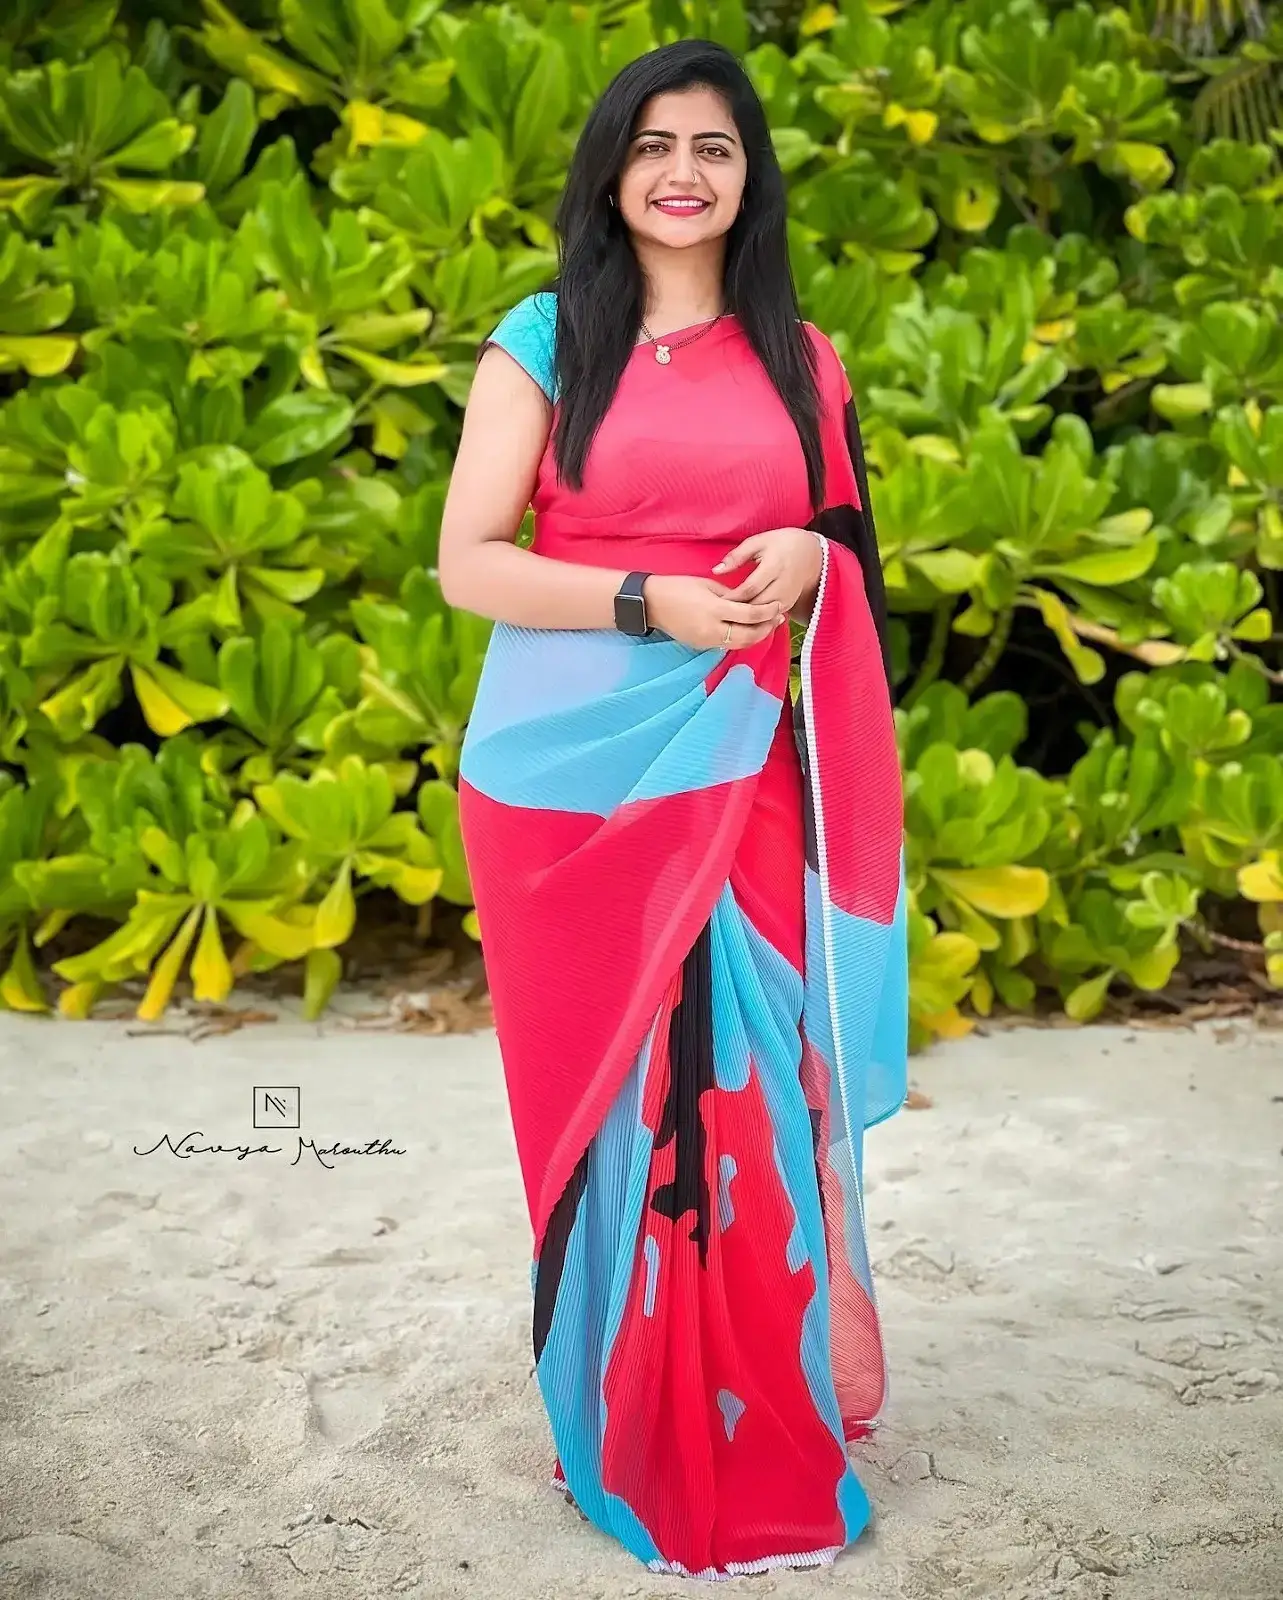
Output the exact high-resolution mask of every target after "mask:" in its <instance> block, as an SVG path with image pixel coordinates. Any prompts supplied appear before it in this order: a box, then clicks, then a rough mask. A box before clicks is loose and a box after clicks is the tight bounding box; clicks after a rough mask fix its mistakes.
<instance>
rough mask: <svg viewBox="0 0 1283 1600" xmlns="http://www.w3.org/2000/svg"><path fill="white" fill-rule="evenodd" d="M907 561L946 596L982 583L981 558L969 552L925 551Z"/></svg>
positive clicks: (906, 559)
mask: <svg viewBox="0 0 1283 1600" xmlns="http://www.w3.org/2000/svg"><path fill="white" fill-rule="evenodd" d="M905 561H906V564H907V565H908V566H911V567H916V568H917V569H918V571H919V572H920V573H921V574H922V576H923V577H924V578H926V579H927V580H928V581H929V582H931V583H933V584H934V585H935V587H936V588H937V589H939V590H941V591H942V592H943V593H944V594H961V593H962V592H963V591H964V590H965V589H969V588H970V587H971V585H972V584H973V583H978V582H979V581H980V558H979V556H974V555H972V554H971V553H970V551H967V550H923V551H921V552H920V553H919V554H917V555H908V556H906V557H905Z"/></svg>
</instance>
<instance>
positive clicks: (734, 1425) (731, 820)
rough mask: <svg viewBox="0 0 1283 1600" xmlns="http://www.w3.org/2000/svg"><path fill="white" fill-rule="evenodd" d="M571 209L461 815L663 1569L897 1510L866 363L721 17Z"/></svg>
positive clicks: (519, 368) (529, 340)
mask: <svg viewBox="0 0 1283 1600" xmlns="http://www.w3.org/2000/svg"><path fill="white" fill-rule="evenodd" d="M558 232H559V235H560V241H561V256H562V270H561V272H560V274H559V276H558V278H557V280H556V282H555V284H554V285H553V286H551V287H550V288H549V289H548V290H546V291H544V292H541V293H539V294H534V295H530V296H528V297H527V298H526V299H524V300H522V301H521V302H520V303H519V304H518V305H516V306H514V307H513V308H512V310H511V311H510V312H509V313H508V314H507V315H506V316H505V317H504V318H503V319H502V321H501V322H500V323H499V325H498V326H497V327H496V328H495V329H494V330H493V332H492V333H491V335H490V337H489V338H488V339H487V340H486V341H485V343H484V345H483V348H482V350H481V351H480V352H479V357H480V359H479V362H478V367H477V374H476V381H475V383H474V386H473V392H472V395H471V397H470V399H469V403H468V407H467V412H466V414H465V419H464V428H463V438H462V442H461V445H460V449H459V454H458V458H457V460H456V463H455V469H454V475H453V477H452V480H451V484H450V491H449V495H448V497H447V501H446V507H445V514H444V518H443V523H442V531H441V543H440V575H441V582H442V586H443V588H444V589H445V591H446V594H447V597H448V598H449V599H450V600H451V601H452V602H453V603H454V604H456V605H461V606H465V607H468V608H469V609H475V610H478V611H481V612H483V613H484V614H486V615H489V616H491V617H493V618H495V619H496V623H497V626H496V627H495V629H494V631H493V633H492V635H491V640H490V645H489V648H488V650H487V654H486V659H485V665H484V668H483V671H482V676H481V682H480V685H479V687H478V691H477V697H476V702H475V705H474V708H473V712H472V716H471V719H470V721H469V724H468V729H467V736H466V739H465V742H464V747H463V752H462V757H461V762H460V769H459V803H460V821H461V825H462V827H463V832H464V843H465V846H466V849H467V853H468V863H469V867H470V871H471V877H472V884H473V889H474V893H475V897H476V906H477V915H478V919H479V923H480V931H481V942H482V948H483V951H484V955H485V961H486V970H487V973H488V976H489V979H490V990H491V995H492V998H493V1001H494V1013H495V1022H496V1027H497V1030H498V1035H499V1044H500V1048H501V1051H502V1055H503V1064H504V1071H505V1075H506V1079H507V1086H508V1093H509V1101H510V1105H511V1110H512V1118H513V1127H514V1131H515V1134H516V1143H517V1150H518V1155H519V1158H520V1161H521V1167H522V1175H523V1178H524V1181H525V1188H526V1197H527V1202H528V1206H529V1211H530V1220H531V1226H532V1230H533V1235H534V1249H533V1261H532V1263H531V1286H532V1290H533V1296H534V1326H533V1342H534V1351H535V1359H536V1375H537V1378H538V1382H539V1387H540V1391H541V1393H542V1396H543V1400H544V1404H545V1406H546V1409H547V1413H548V1418H549V1422H550V1424H551V1427H552V1434H553V1439H554V1443H555V1445H556V1450H557V1462H556V1467H555V1470H554V1475H553V1476H554V1482H555V1483H556V1484H557V1485H558V1487H559V1488H561V1489H562V1490H563V1491H565V1492H566V1493H567V1494H568V1495H569V1496H570V1497H571V1498H572V1499H573V1502H574V1503H575V1505H577V1506H578V1508H579V1509H580V1511H581V1512H582V1514H583V1515H584V1516H585V1517H587V1518H588V1519H589V1520H590V1521H591V1522H593V1523H594V1524H595V1525H596V1526H597V1527H599V1528H602V1529H604V1530H605V1531H607V1532H609V1533H611V1534H612V1535H614V1536H615V1537H616V1538H617V1539H619V1540H620V1541H621V1542H622V1543H623V1544H624V1545H625V1546H626V1548H627V1549H629V1550H630V1551H632V1552H633V1554H635V1555H636V1556H638V1557H639V1558H640V1559H641V1560H643V1561H645V1562H646V1563H647V1564H648V1565H649V1566H650V1567H651V1568H652V1569H653V1570H655V1571H662V1572H670V1573H676V1574H680V1575H695V1576H699V1577H704V1578H722V1577H730V1576H733V1575H736V1574H739V1573H750V1572H761V1571H765V1570H767V1569H768V1568H773V1567H790V1566H799V1567H806V1566H818V1565H823V1564H825V1563H828V1562H831V1561H833V1560H834V1558H835V1557H836V1555H837V1553H838V1552H839V1551H840V1550H841V1549H842V1548H843V1547H844V1546H846V1545H847V1544H849V1543H850V1542H851V1541H852V1540H854V1539H855V1538H856V1537H857V1536H858V1535H859V1534H860V1532H861V1531H862V1529H863V1528H864V1527H865V1525H866V1523H867V1522H868V1519H869V1515H870V1508H869V1503H868V1500H867V1499H866V1497H865V1494H864V1491H863V1489H862V1488H861V1486H860V1484H859V1481H858V1480H857V1478H856V1476H855V1473H854V1471H853V1470H852V1467H851V1464H850V1461H849V1459H848V1457H847V1443H848V1441H849V1440H852V1439H855V1438H859V1437H860V1436H861V1435H863V1434H864V1433H865V1432H867V1431H868V1429H869V1428H870V1427H872V1426H873V1424H874V1421H875V1419H876V1417H877V1415H878V1412H879V1410H880V1408H881V1406H882V1403H883V1399H884V1394H885V1387H886V1385H885V1370H884V1362H883V1354H882V1342H881V1330H880V1325H879V1320H878V1315H877V1309H876V1305H875V1301H874V1297H873V1285H872V1280H871V1277H870V1273H869V1263H868V1255H867V1250H866V1244H865V1233H864V1215H863V1204H862V1198H861V1173H862V1144H863V1135H864V1130H865V1128H866V1127H868V1126H870V1125H872V1124H873V1123H875V1122H878V1121H880V1120H882V1119H883V1118H884V1117H886V1116H889V1115H890V1114H891V1113H892V1112H893V1111H895V1110H896V1109H897V1107H898V1106H899V1105H900V1104H901V1103H902V1101H903V1099H904V1093H905V1080H906V1073H905V1033H906V968H907V954H906V941H905V926H904V881H903V866H902V857H901V796H900V787H899V765H898V759H897V754H896V747H895V737H894V727H893V723H892V718H891V707H890V696H889V688H888V681H887V672H886V656H885V650H886V638H885V612H884V597H883V595H882V590H881V574H880V567H879V565H878V560H877V551H876V544H875V541H874V535H873V525H872V520H871V518H870V516H869V514H868V501H867V494H866V492H864V488H863V485H862V482H861V477H862V468H861V464H860V463H861V451H860V446H859V434H858V428H857V427H856V426H855V422H854V408H853V405H852V402H851V390H850V385H849V384H848V383H847V381H846V374H845V372H844V371H843V368H842V363H841V362H840V361H839V359H838V357H837V353H836V351H835V350H834V348H833V346H832V345H831V344H830V343H829V341H828V339H827V338H826V337H825V336H824V334H823V333H821V332H820V330H819V329H818V328H815V327H813V326H811V325H810V324H809V323H805V322H803V321H802V319H801V317H800V316H799V314H798V306H797V299H796V294H795V292H794V286H793V282H792V278H791V276H790V273H789V267H788V251H787V242H786V234H785V197H784V187H783V180H782V177H781V174H780V171H779V167H778V165H777V164H776V162H775V158H774V155H773V153H772V150H771V144H770V137H769V132H768V130H767V127H766V122H765V118H764V116H763V113H762V108H761V105H760V103H759V102H758V100H757V97H756V95H755V93H754V92H753V89H752V87H751V85H750V84H749V82H748V79H747V77H746V75H745V73H744V71H743V69H742V67H741V66H740V64H739V63H738V62H737V61H736V60H735V58H734V57H733V56H731V55H730V54H729V53H728V52H727V51H725V50H723V49H721V48H720V47H718V46H716V45H711V44H707V43H705V42H703V41H684V42H682V43H680V44H676V45H670V46H667V47H665V48H664V49H662V50H658V51H655V52H653V53H652V54H651V55H648V56H645V57H643V58H641V59H640V60H639V61H636V62H634V63H632V65H631V66H629V67H627V68H625V69H624V71H623V72H622V73H621V74H620V75H619V77H618V78H617V79H616V80H615V82H614V83H612V84H611V85H610V87H609V88H608V89H607V90H606V93H605V94H604V95H603V96H602V99H601V100H600V101H599V102H598V104H597V105H596V106H595V107H594V109H593V111H592V113H591V115H590V116H589V118H588V121H587V123H586V125H585V128H584V132H583V135H582V137H581V139H580V142H579V146H578V148H577V150H576V154H575V159H574V162H573V164H572V166H571V170H570V173H569V176H568V179H567V183H566V189H565V193H564V195H563V199H562V205H561V209H560V211H559V214H558ZM652 330H653V331H652ZM639 333H640V335H641V336H642V337H641V339H640V341H639V339H638V335H639ZM650 346H653V356H654V359H650V355H651V349H650V348H649V347H650ZM528 505H532V506H533V508H534V523H535V527H534V540H533V542H532V544H531V546H530V547H529V548H528V549H522V548H517V547H516V546H515V545H514V543H513V538H514V534H515V532H516V529H517V528H518V527H519V525H520V523H521V521H522V517H523V513H524V511H525V509H526V507H527V506H528ZM790 615H791V616H794V617H796V618H798V619H799V620H800V621H804V622H805V623H806V634H805V640H804V643H803V647H802V656H801V662H800V675H801V684H802V695H801V698H800V699H799V700H798V702H797V704H796V706H795V705H794V704H793V701H792V698H791V696H790V692H789V682H790V667H791V660H790V657H791V651H790V641H789V631H788V628H787V626H786V624H787V621H788V618H789V617H790Z"/></svg>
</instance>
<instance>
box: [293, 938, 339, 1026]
mask: <svg viewBox="0 0 1283 1600" xmlns="http://www.w3.org/2000/svg"><path fill="white" fill-rule="evenodd" d="M342 976H343V962H342V960H341V959H340V957H339V954H338V952H337V951H336V950H309V951H308V953H307V962H306V965H305V967H304V978H303V1015H304V1016H305V1017H306V1018H307V1019H308V1021H309V1022H313V1021H315V1020H316V1018H317V1017H319V1016H320V1015H321V1013H322V1011H324V1010H325V1008H326V1006H327V1005H329V1003H330V997H331V996H332V995H333V993H334V991H335V989H336V988H337V987H338V982H339V979H340V978H341V977H342Z"/></svg>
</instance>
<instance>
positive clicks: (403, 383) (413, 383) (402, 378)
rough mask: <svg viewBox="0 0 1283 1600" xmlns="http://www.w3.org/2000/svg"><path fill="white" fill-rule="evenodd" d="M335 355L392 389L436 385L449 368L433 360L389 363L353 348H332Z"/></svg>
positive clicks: (339, 345) (339, 346)
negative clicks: (354, 364) (350, 362)
mask: <svg viewBox="0 0 1283 1600" xmlns="http://www.w3.org/2000/svg"><path fill="white" fill-rule="evenodd" d="M334 349H335V352H336V354H338V355H341V356H345V357H346V358H347V359H348V360H349V361H354V362H355V363H356V365H357V366H358V367H361V368H362V369H363V370H364V371H366V372H368V373H369V375H370V376H371V377H372V378H373V379H374V380H375V382H376V383H385V384H387V385H388V387H389V388H392V389H413V388H416V387H417V386H418V385H419V384H423V383H439V382H440V381H441V379H442V378H444V377H445V375H446V374H447V373H448V372H449V370H450V369H449V366H448V365H447V364H446V363H445V362H444V361H442V360H441V359H440V358H439V357H437V356H428V357H426V358H425V359H424V360H422V361H389V360H388V359H387V358H386V357H385V356H378V355H375V354H374V353H373V352H372V351H370V350H362V349H361V348H360V347H359V346H357V345H354V344H336V345H335V346H334Z"/></svg>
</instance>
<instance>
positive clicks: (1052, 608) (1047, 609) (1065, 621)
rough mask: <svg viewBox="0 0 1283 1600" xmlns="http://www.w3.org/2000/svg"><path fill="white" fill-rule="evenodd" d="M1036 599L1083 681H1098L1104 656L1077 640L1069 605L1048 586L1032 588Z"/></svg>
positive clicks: (1045, 619)
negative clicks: (1047, 587) (1048, 588)
mask: <svg viewBox="0 0 1283 1600" xmlns="http://www.w3.org/2000/svg"><path fill="white" fill-rule="evenodd" d="M1032 594H1033V598H1034V601H1035V603H1036V604H1037V606H1038V609H1039V611H1041V612H1042V620H1043V621H1044V622H1045V623H1046V624H1047V626H1048V627H1049V628H1050V629H1051V631H1052V632H1053V633H1054V634H1055V635H1056V638H1057V639H1058V640H1059V641H1060V648H1061V649H1062V650H1063V651H1064V652H1065V654H1066V655H1067V656H1068V657H1069V661H1070V664H1071V665H1072V667H1073V669H1074V671H1075V672H1076V673H1077V674H1078V677H1079V679H1080V680H1081V681H1082V682H1083V683H1099V682H1100V680H1101V679H1102V678H1103V677H1104V676H1105V660H1104V657H1103V656H1102V655H1101V654H1100V653H1099V651H1096V650H1089V649H1088V648H1087V647H1086V646H1085V645H1083V644H1080V643H1079V640H1078V635H1077V634H1076V633H1075V632H1074V626H1073V622H1072V620H1071V618H1070V614H1069V607H1068V606H1067V605H1066V604H1065V603H1064V601H1063V600H1061V599H1060V597H1059V596H1058V595H1054V594H1052V593H1051V592H1050V590H1047V589H1034V590H1033V591H1032Z"/></svg>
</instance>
